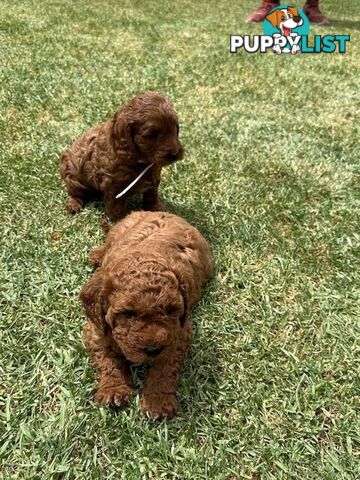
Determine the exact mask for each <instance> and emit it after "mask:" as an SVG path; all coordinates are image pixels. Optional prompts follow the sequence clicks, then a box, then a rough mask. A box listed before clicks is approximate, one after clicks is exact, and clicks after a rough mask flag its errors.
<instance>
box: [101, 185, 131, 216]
mask: <svg viewBox="0 0 360 480" xmlns="http://www.w3.org/2000/svg"><path fill="white" fill-rule="evenodd" d="M118 193H119V192H115V191H113V190H110V191H107V192H105V193H104V201H105V210H106V213H107V214H108V215H109V217H110V220H111V221H113V222H116V220H120V218H123V217H125V215H126V202H125V198H115V197H116V195H117V194H118Z"/></svg>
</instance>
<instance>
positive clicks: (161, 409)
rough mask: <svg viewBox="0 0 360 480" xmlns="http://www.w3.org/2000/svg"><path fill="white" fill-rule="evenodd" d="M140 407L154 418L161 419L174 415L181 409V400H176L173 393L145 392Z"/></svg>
mask: <svg viewBox="0 0 360 480" xmlns="http://www.w3.org/2000/svg"><path fill="white" fill-rule="evenodd" d="M140 408H141V410H142V411H143V412H145V413H147V414H148V415H149V416H150V417H151V418H153V419H154V420H161V419H163V418H171V417H173V416H174V415H175V413H176V412H177V411H178V410H179V402H178V401H177V400H176V395H175V394H172V393H167V394H158V393H152V394H144V393H143V395H142V397H141V402H140Z"/></svg>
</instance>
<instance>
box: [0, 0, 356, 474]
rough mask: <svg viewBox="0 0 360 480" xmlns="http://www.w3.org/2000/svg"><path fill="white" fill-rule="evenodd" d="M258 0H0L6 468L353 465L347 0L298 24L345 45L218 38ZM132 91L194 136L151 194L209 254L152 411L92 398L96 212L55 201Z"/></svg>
mask: <svg viewBox="0 0 360 480" xmlns="http://www.w3.org/2000/svg"><path fill="white" fill-rule="evenodd" d="M296 3H298V5H301V4H300V3H299V2H296ZM161 4H162V6H161V7H160V6H159V5H161ZM256 4H257V0H256V1H255V0H251V1H248V2H245V1H240V2H230V1H224V2H218V1H215V0H210V1H209V0H196V1H195V0H192V1H190V0H179V1H176V2H175V1H174V2H157V1H155V0H150V1H147V2H141V1H134V0H133V1H130V0H125V1H121V2H120V1H115V0H110V1H105V0H101V1H100V0H99V1H91V2H89V1H88V2H86V1H81V0H74V1H70V0H62V1H60V0H57V1H54V0H52V1H50V0H44V1H41V2H38V1H35V0H33V1H30V0H22V1H20V0H16V1H14V0H12V1H10V0H3V1H1V3H0V14H1V15H0V39H1V44H0V45H1V46H0V52H1V67H0V68H1V70H0V71H1V74H0V75H1V84H0V89H1V93H0V104H1V118H0V137H1V157H0V162H1V164H0V165H1V177H0V215H1V224H2V235H1V250H0V253H1V267H0V269H1V274H0V281H1V293H2V295H1V331H0V336H1V341H0V357H1V358H0V387H1V390H0V462H1V472H0V478H3V479H26V480H27V479H45V480H47V479H76V480H80V479H86V480H88V479H103V478H106V479H116V480H118V479H121V480H123V479H124V480H125V479H126V480H142V479H144V480H145V479H155V480H158V479H161V478H163V479H181V480H183V479H192V480H194V479H195V480H197V479H199V480H200V479H208V480H223V479H224V480H237V479H246V480H288V479H296V480H339V479H349V480H358V479H359V478H360V421H359V406H360V405H359V392H360V380H359V378H360V371H359V370H360V368H359V358H360V356H359V354H360V347H359V345H360V343H359V341H360V325H359V318H360V315H359V314H360V307H359V303H360V302H359V298H360V295H359V285H360V252H359V240H360V232H359V225H360V218H359V213H360V208H359V139H360V132H359V111H360V95H359V81H360V80H359V65H360V47H359V45H360V33H359V31H360V23H359V22H360V11H359V7H358V2H357V1H356V0H349V1H348V2H346V6H345V5H344V4H345V2H343V3H342V2H338V1H335V0H329V1H327V2H323V10H324V12H325V13H327V15H328V16H329V17H330V18H331V23H330V24H329V25H327V26H321V27H319V26H318V27H312V34H314V33H317V34H322V35H324V34H327V33H332V34H350V35H351V41H350V43H349V44H348V53H347V54H346V55H339V54H331V55H327V54H318V55H296V56H291V57H289V56H286V55H281V56H275V55H273V54H267V55H260V54H246V53H238V54H236V55H231V54H230V53H229V36H230V34H231V33H234V34H235V33H236V34H255V33H260V32H261V27H260V26H257V25H247V24H246V23H245V20H244V19H245V16H246V14H248V13H249V11H250V10H251V9H252V8H253V7H255V5H256ZM340 4H341V5H340ZM144 90H157V91H160V92H163V93H164V94H165V95H167V96H168V97H169V98H170V99H171V100H172V101H173V103H174V105H175V107H176V109H177V111H178V114H179V118H180V124H181V127H180V128H181V139H182V141H183V144H184V146H185V148H186V150H187V154H186V157H185V159H184V160H183V161H182V162H179V163H178V164H176V165H174V166H172V167H170V168H168V169H167V170H166V171H164V175H163V180H162V183H161V195H162V197H163V199H164V200H165V201H166V202H167V203H168V205H169V209H170V211H172V212H175V213H177V214H179V215H182V216H183V217H185V218H186V219H187V220H188V221H190V222H191V223H192V224H194V225H195V226H197V227H198V228H199V229H200V230H201V231H202V232H203V234H204V235H205V236H206V238H207V239H208V240H209V242H210V244H211V246H212V250H213V253H214V257H215V262H216V269H215V274H214V278H213V279H212V280H211V281H210V282H209V283H208V284H207V286H206V288H205V290H204V294H203V297H202V300H201V301H200V302H199V303H198V304H197V306H196V307H195V308H194V309H193V311H192V320H193V325H194V338H193V343H192V348H191V351H190V354H189V358H188V361H187V363H186V367H185V369H184V372H183V377H182V382H181V386H180V388H179V400H180V404H181V410H180V412H179V414H178V415H177V416H176V418H175V419H173V420H171V421H168V422H165V421H164V422H161V423H157V422H154V421H151V420H150V419H148V418H147V417H145V416H144V415H143V414H141V413H140V412H139V409H138V397H135V398H134V399H133V401H132V402H131V404H130V406H129V407H128V408H126V409H125V410H123V411H121V412H120V413H119V414H117V415H115V414H114V412H112V411H110V410H107V409H104V408H100V407H98V406H97V405H96V404H95V403H94V402H93V401H92V396H93V393H94V387H95V375H94V371H93V369H92V368H91V365H90V363H89V359H88V356H87V353H86V351H85V348H84V346H83V343H82V338H81V335H82V327H83V325H84V323H85V317H84V313H83V311H82V309H81V306H80V304H79V301H78V293H79V290H80V288H81V287H82V285H83V284H84V283H85V282H86V280H87V279H88V277H89V275H90V274H91V266H90V264H89V262H88V252H89V250H90V249H91V248H93V247H94V246H97V245H98V244H99V243H100V242H101V241H102V239H103V233H102V231H101V228H100V225H99V222H100V220H101V218H102V217H103V215H104V213H103V210H102V207H101V205H96V204H95V205H94V204H93V205H89V206H88V207H87V208H86V209H85V210H83V211H82V212H81V213H80V214H78V215H76V216H69V215H68V214H67V213H66V211H65V208H64V202H65V200H66V194H65V190H64V188H63V185H62V184H61V182H60V179H59V174H58V158H59V155H60V153H61V152H62V151H63V150H64V149H65V148H66V147H67V146H68V145H69V144H70V142H71V140H72V139H73V138H75V137H77V136H78V135H79V134H80V133H82V132H83V131H84V130H86V129H88V128H89V127H91V126H94V125H96V124H98V123H100V122H102V121H104V120H105V119H107V118H109V116H110V115H111V114H112V112H113V111H114V110H116V109H117V108H118V106H119V105H121V104H123V103H124V102H126V101H127V100H128V99H130V98H131V97H132V96H133V95H135V94H136V93H138V92H141V91H144ZM134 375H135V383H136V385H138V386H140V384H141V378H142V374H141V372H138V371H135V372H134Z"/></svg>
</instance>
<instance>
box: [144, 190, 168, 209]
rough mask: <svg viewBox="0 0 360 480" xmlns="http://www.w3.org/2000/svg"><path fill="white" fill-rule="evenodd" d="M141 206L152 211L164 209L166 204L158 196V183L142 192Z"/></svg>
mask: <svg viewBox="0 0 360 480" xmlns="http://www.w3.org/2000/svg"><path fill="white" fill-rule="evenodd" d="M143 208H144V210H152V211H153V212H155V211H158V212H164V211H166V205H165V203H164V202H162V201H161V200H160V198H159V183H157V184H156V185H154V186H153V187H151V189H150V190H147V191H146V192H144V194H143Z"/></svg>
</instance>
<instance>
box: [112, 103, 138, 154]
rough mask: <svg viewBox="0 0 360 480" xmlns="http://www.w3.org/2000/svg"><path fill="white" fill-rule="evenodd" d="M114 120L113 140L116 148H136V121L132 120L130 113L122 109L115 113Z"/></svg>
mask: <svg viewBox="0 0 360 480" xmlns="http://www.w3.org/2000/svg"><path fill="white" fill-rule="evenodd" d="M112 122H113V126H112V140H113V142H114V146H115V150H117V149H121V150H122V149H126V150H127V151H129V150H133V149H134V148H135V143H134V122H133V121H132V120H131V118H130V115H128V114H127V113H125V112H124V111H122V110H120V111H118V112H116V113H115V115H114V117H113V120H112Z"/></svg>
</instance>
